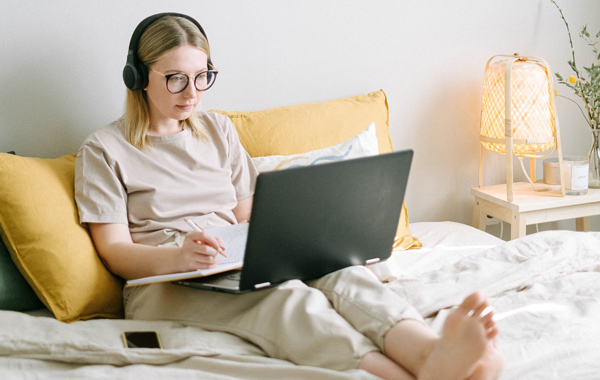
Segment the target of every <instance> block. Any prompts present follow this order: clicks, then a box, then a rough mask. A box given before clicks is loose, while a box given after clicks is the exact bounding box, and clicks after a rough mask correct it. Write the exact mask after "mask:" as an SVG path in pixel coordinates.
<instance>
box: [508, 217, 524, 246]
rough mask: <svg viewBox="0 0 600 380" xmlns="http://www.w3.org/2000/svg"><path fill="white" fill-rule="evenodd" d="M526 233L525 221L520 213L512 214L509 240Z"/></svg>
mask: <svg viewBox="0 0 600 380" xmlns="http://www.w3.org/2000/svg"><path fill="white" fill-rule="evenodd" d="M525 235H527V223H526V222H525V218H524V217H522V216H521V215H513V217H512V223H511V224H510V240H514V239H517V238H520V237H523V236H525Z"/></svg>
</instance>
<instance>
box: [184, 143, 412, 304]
mask: <svg viewBox="0 0 600 380" xmlns="http://www.w3.org/2000/svg"><path fill="white" fill-rule="evenodd" d="M412 157H413V151H412V150H405V151H398V152H394V153H388V154H383V155H378V156H371V157H365V158H357V159H352V160H347V161H341V162H335V163H328V164H322V165H316V166H309V167H302V168H293V169H287V170H282V171H276V172H268V173H262V174H260V175H259V176H258V179H257V182H256V189H255V194H254V203H253V207H252V214H251V218H250V224H249V226H240V225H238V226H237V227H234V228H237V229H238V230H241V232H240V234H241V235H242V238H243V240H244V241H245V253H244V254H243V255H244V258H243V266H242V267H241V269H240V270H234V271H229V272H225V273H219V274H216V275H212V276H207V277H200V278H188V279H183V280H178V281H174V283H176V284H180V285H185V286H191V287H195V288H200V289H207V290H216V291H224V292H231V293H244V292H249V291H254V290H258V289H263V288H268V287H271V286H275V285H277V284H280V283H282V282H284V281H287V280H291V279H300V280H312V279H316V278H319V277H321V276H323V275H325V274H328V273H331V272H334V271H336V270H339V269H342V268H345V267H347V266H351V265H364V264H371V263H376V262H379V261H383V260H386V259H388V258H389V257H390V255H391V251H392V246H393V243H394V237H395V234H396V230H397V227H398V220H399V219H400V212H401V210H402V202H403V200H404V194H405V191H406V185H407V182H408V174H409V169H410V164H411V161H412ZM208 231H209V232H210V230H208ZM246 233H247V235H246ZM241 246H242V247H243V246H244V244H242V245H241ZM226 248H227V251H226V252H227V254H228V255H231V254H232V251H231V249H230V247H228V246H227V245H226Z"/></svg>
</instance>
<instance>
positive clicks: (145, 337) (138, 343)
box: [121, 331, 162, 348]
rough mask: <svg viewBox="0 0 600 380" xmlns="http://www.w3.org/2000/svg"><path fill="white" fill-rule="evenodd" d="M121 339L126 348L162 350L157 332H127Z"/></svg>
mask: <svg viewBox="0 0 600 380" xmlns="http://www.w3.org/2000/svg"><path fill="white" fill-rule="evenodd" d="M121 338H122V339H123V345H124V346H125V347H126V348H162V344H161V343H160V338H159V337H158V333H157V332H156V331H125V332H124V333H123V334H122V335H121Z"/></svg>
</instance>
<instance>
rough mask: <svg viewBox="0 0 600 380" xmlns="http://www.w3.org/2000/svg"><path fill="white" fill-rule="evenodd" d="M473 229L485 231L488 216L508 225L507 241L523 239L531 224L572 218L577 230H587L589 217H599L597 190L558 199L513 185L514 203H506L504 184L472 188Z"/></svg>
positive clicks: (525, 185)
mask: <svg viewBox="0 0 600 380" xmlns="http://www.w3.org/2000/svg"><path fill="white" fill-rule="evenodd" d="M471 195H473V196H474V197H475V207H474V209H473V227H475V228H479V229H480V230H482V231H485V229H486V222H487V216H488V215H489V216H491V217H494V218H498V219H500V220H502V221H504V222H507V223H510V238H511V240H512V239H516V238H518V237H521V236H525V234H526V232H525V230H526V227H527V226H528V225H530V224H537V223H545V222H554V221H558V220H565V219H575V220H576V222H575V226H576V230H577V231H590V216H592V215H600V189H588V192H587V194H584V195H566V196H564V197H562V196H560V194H559V192H556V191H546V192H542V191H538V192H536V191H534V190H533V187H532V186H531V184H529V183H526V182H519V183H515V184H514V200H513V202H508V200H507V198H506V185H496V186H486V187H475V188H472V189H471Z"/></svg>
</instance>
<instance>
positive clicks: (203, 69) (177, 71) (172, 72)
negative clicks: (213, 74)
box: [164, 67, 208, 75]
mask: <svg viewBox="0 0 600 380" xmlns="http://www.w3.org/2000/svg"><path fill="white" fill-rule="evenodd" d="M204 71H208V68H207V67H205V68H202V69H200V70H198V71H196V72H195V73H194V74H195V75H198V74H200V73H202V72H204ZM164 73H165V74H187V73H186V72H185V71H183V70H176V69H172V70H165V72H164Z"/></svg>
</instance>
